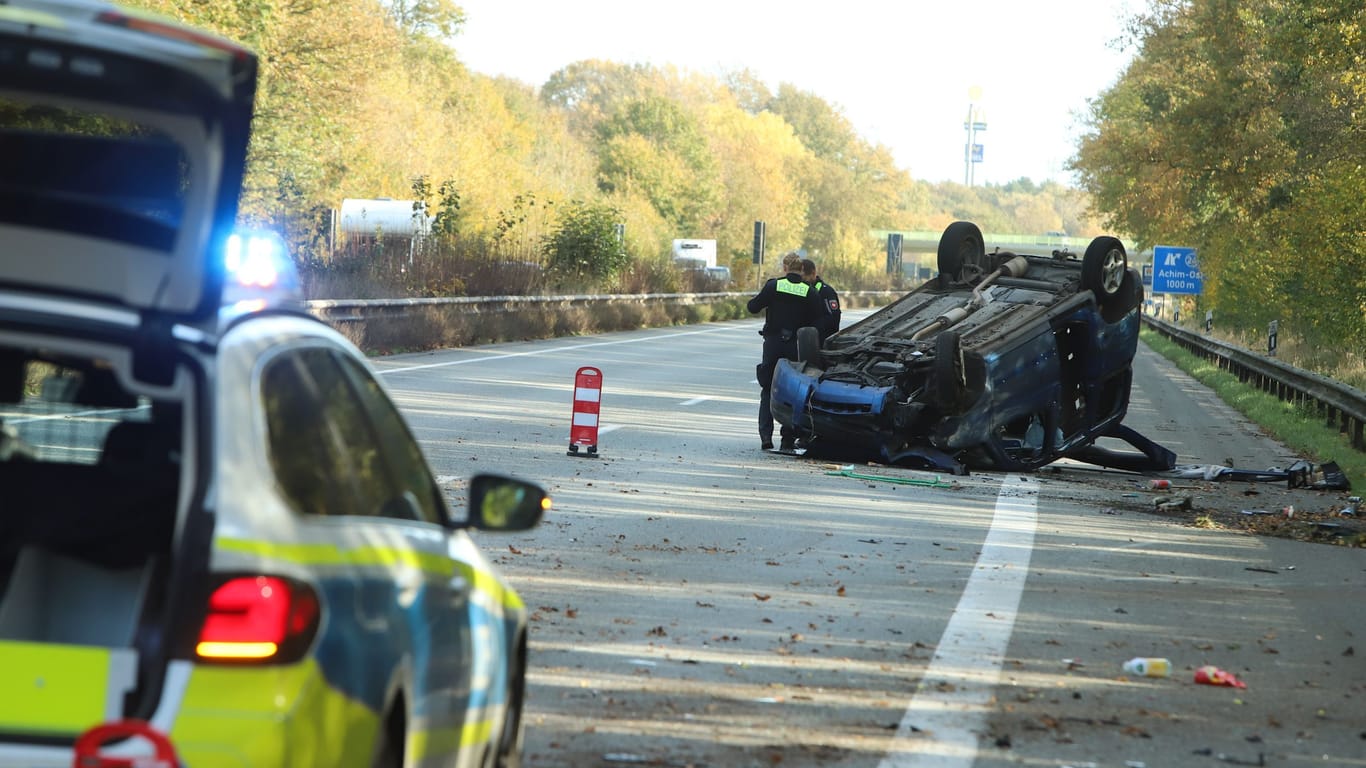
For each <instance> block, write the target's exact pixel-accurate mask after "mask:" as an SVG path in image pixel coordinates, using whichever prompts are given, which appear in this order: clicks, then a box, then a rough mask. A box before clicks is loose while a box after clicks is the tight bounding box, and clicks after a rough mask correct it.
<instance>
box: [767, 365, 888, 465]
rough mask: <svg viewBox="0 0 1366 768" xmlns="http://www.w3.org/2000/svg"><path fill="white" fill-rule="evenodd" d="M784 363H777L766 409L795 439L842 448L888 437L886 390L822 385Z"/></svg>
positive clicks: (844, 384)
mask: <svg viewBox="0 0 1366 768" xmlns="http://www.w3.org/2000/svg"><path fill="white" fill-rule="evenodd" d="M805 371H806V369H805V368H803V369H800V370H799V369H798V368H797V366H795V365H793V364H792V363H791V362H789V361H787V360H779V361H778V367H777V369H776V372H775V373H774V376H773V390H772V392H771V393H770V398H769V407H770V409H771V410H772V411H773V418H774V419H775V420H777V421H778V422H779V423H780V424H784V425H787V426H789V427H793V428H794V429H796V430H797V433H798V435H799V436H801V437H803V438H807V439H812V438H815V439H819V440H822V441H829V442H834V443H840V444H844V445H857V446H864V447H873V446H877V445H879V444H880V443H881V442H882V440H883V438H884V437H886V436H887V435H888V434H889V429H890V423H889V422H890V419H889V418H888V414H887V412H886V404H887V399H888V394H889V393H890V392H891V388H890V387H867V386H861V385H858V384H850V383H847V382H841V381H820V380H819V378H817V377H816V376H814V375H811V374H809V373H806V372H805Z"/></svg>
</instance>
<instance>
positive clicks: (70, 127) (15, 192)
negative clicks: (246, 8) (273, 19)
mask: <svg viewBox="0 0 1366 768" xmlns="http://www.w3.org/2000/svg"><path fill="white" fill-rule="evenodd" d="M256 71H257V62H256V57H255V55H253V54H252V53H251V52H250V51H248V50H246V49H244V48H242V47H240V46H238V45H236V44H234V43H231V42H229V41H227V40H224V39H221V38H218V37H214V36H211V35H206V34H204V33H202V32H199V31H196V30H193V29H191V28H189V27H185V26H182V25H180V24H178V23H176V22H173V21H168V20H166V19H163V18H161V17H157V16H153V15H148V14H145V13H142V12H136V11H130V10H125V9H122V8H119V7H117V6H113V5H109V4H106V3H101V2H92V1H91V0H8V2H7V3H5V4H0V243H3V244H4V246H3V258H0V284H3V285H5V286H8V287H10V288H14V289H19V290H22V291H27V292H34V293H40V294H45V295H46V294H55V295H60V296H65V297H72V298H76V299H79V300H82V301H86V302H92V303H97V304H107V305H113V306H118V307H123V308H129V309H134V310H137V311H139V312H143V313H147V312H150V313H155V314H158V315H161V316H169V317H171V318H173V319H175V320H179V321H186V320H191V321H193V320H204V319H211V318H212V317H213V316H214V315H215V314H216V312H217V308H218V304H219V300H220V296H221V292H222V283H223V264H222V257H221V254H222V247H223V244H224V242H225V241H226V239H227V237H228V235H229V234H230V233H231V231H232V227H233V224H234V221H235V219H236V216H237V203H238V195H239V191H240V189H241V183H242V175H243V170H244V167H245V163H246V154H247V141H248V136H249V130H250V125H251V116H252V115H251V113H252V103H253V100H254V98H255V91H256Z"/></svg>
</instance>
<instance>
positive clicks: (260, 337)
mask: <svg viewBox="0 0 1366 768" xmlns="http://www.w3.org/2000/svg"><path fill="white" fill-rule="evenodd" d="M256 70H257V62H256V58H255V56H254V55H253V54H252V53H251V52H249V51H248V50H246V49H244V48H242V47H240V46H238V45H235V44H233V43H231V42H229V41H226V40H223V39H220V38H217V37H215V36H213V35H209V34H205V33H203V32H200V31H197V30H194V29H190V28H187V27H184V26H181V25H179V24H176V23H174V22H169V21H166V20H163V19H160V18H157V17H152V16H147V15H143V14H140V13H135V12H131V11H126V10H123V9H120V8H118V7H116V6H112V5H108V4H104V3H99V2H92V1H91V0H7V1H6V2H4V3H3V4H0V243H2V244H3V245H0V249H3V250H2V251H0V489H2V490H0V766H23V767H24V768H38V767H39V766H54V767H55V766H62V767H63V768H65V767H66V766H71V765H81V766H106V765H107V766H115V765H134V764H136V765H140V766H153V765H160V766H172V765H178V766H188V767H190V768H207V767H209V766H351V765H355V766H385V767H386V768H397V766H438V765H439V766H479V767H480V768H483V767H485V766H512V765H516V764H518V762H519V760H520V750H521V734H522V724H521V709H522V701H523V691H524V687H525V673H526V648H527V619H526V613H525V610H524V606H523V605H522V602H521V600H520V599H519V598H518V596H517V593H516V592H515V591H514V590H513V589H512V588H511V587H510V586H509V585H508V584H507V583H506V582H505V581H504V580H503V579H502V577H501V576H500V575H499V574H498V573H497V571H496V570H495V569H494V567H493V566H492V565H491V564H490V563H489V562H488V561H487V560H486V559H485V557H484V556H483V555H481V553H480V551H479V549H478V547H477V546H476V544H475V542H474V540H473V538H472V537H471V535H470V531H471V530H486V531H499V530H501V531H512V530H525V529H527V528H530V527H531V526H533V525H535V524H536V523H537V522H538V521H539V520H540V518H541V516H542V514H543V513H544V510H545V509H546V508H547V507H548V503H549V502H548V499H547V497H546V495H545V493H544V492H543V491H542V490H541V489H540V488H539V487H537V486H535V485H533V484H530V483H527V482H523V481H520V480H516V479H513V478H509V477H502V476H497V475H480V476H476V477H474V478H472V479H471V480H470V481H469V483H468V484H467V487H466V488H465V494H466V497H467V500H468V510H467V511H466V512H465V513H464V514H453V513H452V511H451V510H450V509H448V507H447V502H446V499H445V497H444V494H443V491H442V490H441V488H440V487H439V486H438V483H437V482H436V480H435V478H434V476H433V474H432V472H431V470H430V468H429V466H428V464H427V462H426V460H425V459H424V457H423V453H422V450H421V448H420V447H419V445H418V443H417V442H416V441H415V440H414V438H413V435H412V433H411V431H410V430H409V428H408V426H407V424H406V422H405V420H404V419H403V417H402V416H401V414H400V413H399V411H398V410H397V408H396V407H395V406H394V404H393V402H392V401H391V399H390V397H389V396H388V394H387V392H386V390H385V387H384V386H383V385H382V384H381V382H380V381H379V380H378V378H377V377H376V376H375V375H374V373H373V371H372V370H371V368H370V366H369V365H368V363H367V362H366V360H365V358H364V356H363V355H362V354H361V353H360V352H359V351H358V350H357V349H356V348H355V346H353V345H352V344H351V343H350V342H349V341H347V339H346V338H344V337H343V336H342V335H340V334H339V333H337V332H336V331H334V330H333V329H331V328H330V327H328V326H327V325H326V324H324V323H322V322H320V321H318V320H316V319H314V318H312V317H310V316H308V315H307V314H306V313H305V312H303V311H301V308H300V306H299V305H298V303H297V301H294V302H291V301H290V300H288V299H290V298H291V296H290V293H289V291H288V290H287V289H288V288H289V287H290V286H289V285H288V276H289V273H288V271H287V267H288V262H287V260H282V259H281V253H280V250H279V247H278V246H279V243H278V242H274V243H272V241H271V240H270V238H263V237H259V236H254V235H246V236H244V235H242V234H241V233H239V232H237V231H236V230H235V220H236V217H237V201H238V195H239V192H240V186H241V181H242V174H243V168H244V166H245V162H246V153H247V141H248V136H249V131H250V125H251V115H252V105H253V100H254V92H255V82H256ZM281 270H284V271H281ZM281 291H284V292H283V293H281ZM292 298H294V299H297V296H294V297H292ZM225 302H226V303H225ZM291 304H292V306H291Z"/></svg>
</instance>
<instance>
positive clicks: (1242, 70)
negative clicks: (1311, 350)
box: [1073, 0, 1366, 349]
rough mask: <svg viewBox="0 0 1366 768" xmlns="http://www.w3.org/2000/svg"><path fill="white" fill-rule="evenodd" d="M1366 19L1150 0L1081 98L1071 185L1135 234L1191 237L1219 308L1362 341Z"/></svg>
mask: <svg viewBox="0 0 1366 768" xmlns="http://www.w3.org/2000/svg"><path fill="white" fill-rule="evenodd" d="M1364 33H1366V7H1363V6H1362V5H1361V4H1360V3H1359V2H1348V1H1347V0H1310V1H1309V2H1300V3H1284V2H1280V1H1279V0H1159V1H1158V2H1156V3H1155V4H1154V6H1153V8H1152V9H1151V11H1150V12H1149V13H1148V14H1147V15H1145V16H1142V17H1139V18H1137V19H1135V21H1134V25H1133V34H1134V37H1135V39H1136V41H1137V43H1138V46H1139V47H1138V49H1139V55H1138V57H1137V58H1136V59H1135V60H1134V62H1133V63H1132V65H1131V66H1130V67H1129V69H1128V70H1127V71H1126V72H1125V73H1124V75H1123V76H1122V77H1121V78H1120V80H1119V81H1118V82H1116V84H1115V85H1114V86H1113V87H1112V88H1110V89H1109V90H1107V91H1106V92H1104V93H1103V94H1101V96H1100V97H1099V98H1098V99H1096V100H1095V101H1094V102H1093V103H1092V106H1091V113H1090V115H1089V118H1088V122H1089V130H1088V133H1087V134H1086V135H1085V136H1084V137H1083V140H1082V142H1081V146H1080V148H1079V150H1078V153H1077V156H1076V157H1075V158H1074V161H1073V163H1074V168H1075V169H1076V170H1077V171H1078V172H1079V176H1080V179H1081V182H1082V186H1083V188H1084V189H1085V190H1086V191H1087V192H1089V193H1090V194H1091V195H1092V197H1093V199H1094V203H1095V205H1096V207H1097V208H1099V209H1100V210H1103V211H1105V212H1106V215H1107V220H1108V222H1109V223H1110V224H1112V225H1114V226H1116V227H1117V228H1119V229H1122V230H1125V231H1128V232H1131V233H1133V234H1134V235H1135V236H1136V237H1137V238H1138V240H1139V241H1140V242H1141V243H1143V244H1145V245H1153V244H1157V243H1167V244H1182V245H1190V246H1195V247H1197V248H1199V251H1200V259H1201V269H1202V271H1203V272H1204V273H1205V275H1206V282H1205V286H1206V287H1205V295H1204V296H1203V297H1202V302H1203V303H1204V305H1205V306H1207V307H1210V308H1213V309H1214V310H1215V312H1216V313H1217V314H1218V315H1219V316H1220V317H1221V318H1223V319H1224V320H1226V321H1228V322H1230V323H1232V324H1234V325H1235V326H1237V325H1241V326H1243V327H1257V326H1264V325H1265V323H1267V322H1268V321H1270V320H1273V319H1278V320H1280V321H1281V322H1282V323H1283V324H1288V326H1287V325H1283V327H1287V330H1290V331H1292V332H1297V333H1300V334H1303V335H1305V336H1306V337H1307V338H1310V339H1314V340H1318V341H1320V342H1327V341H1329V340H1333V341H1335V342H1337V343H1341V342H1343V341H1346V342H1347V344H1348V347H1349V348H1355V349H1361V348H1363V347H1366V282H1364V281H1363V278H1362V275H1361V272H1362V271H1361V270H1360V269H1359V268H1358V266H1357V264H1356V262H1357V261H1358V259H1357V257H1356V254H1355V252H1354V251H1355V249H1356V248H1359V247H1360V243H1361V242H1363V225H1362V223H1361V222H1362V221H1363V218H1366V196H1363V195H1362V193H1361V190H1362V189H1363V188H1364V187H1363V181H1366V179H1363V171H1362V166H1363V163H1366V136H1363V129H1362V120H1361V115H1362V114H1363V109H1366V74H1364V73H1366V39H1364V38H1363V34H1364Z"/></svg>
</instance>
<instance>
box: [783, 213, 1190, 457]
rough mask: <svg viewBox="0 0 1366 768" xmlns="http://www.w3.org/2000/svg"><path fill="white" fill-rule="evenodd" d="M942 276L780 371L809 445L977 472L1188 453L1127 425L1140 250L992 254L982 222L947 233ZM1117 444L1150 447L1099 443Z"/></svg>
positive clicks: (788, 413)
mask: <svg viewBox="0 0 1366 768" xmlns="http://www.w3.org/2000/svg"><path fill="white" fill-rule="evenodd" d="M938 267H939V275H938V276H937V277H935V278H933V279H931V280H929V281H927V282H926V283H925V284H923V285H921V286H920V287H918V288H916V289H915V290H913V291H911V292H910V293H908V294H907V295H905V296H904V297H902V298H901V299H899V300H897V301H896V302H895V303H893V304H891V305H888V306H886V307H884V308H882V309H880V310H878V311H877V312H875V313H873V314H871V315H869V316H868V317H867V318H865V319H863V320H861V321H859V322H858V323H855V324H853V325H851V326H849V327H847V328H845V329H844V330H842V331H840V332H839V333H837V334H835V335H833V336H831V337H829V338H828V339H826V340H825V342H824V344H822V343H821V342H820V338H819V336H818V335H817V333H816V331H815V329H814V328H803V329H801V330H800V331H799V333H798V350H799V355H798V357H799V359H798V360H797V361H788V360H781V361H779V363H778V366H777V368H776V370H775V371H774V374H773V384H772V387H773V388H772V398H771V402H772V410H773V416H774V418H775V419H776V420H778V421H779V422H781V423H783V424H786V425H789V426H791V427H794V428H795V429H796V430H797V432H798V433H799V435H800V438H799V439H800V440H801V441H802V442H804V443H805V444H806V446H807V452H808V454H815V455H821V456H830V457H838V458H842V459H851V460H869V461H879V462H884V463H888V464H901V465H906V466H915V467H921V468H929V469H936V470H942V471H950V472H953V473H956V474H965V473H966V472H967V471H968V470H969V469H970V468H972V469H996V470H1007V471H1021V470H1033V469H1037V468H1039V467H1042V466H1044V465H1046V464H1049V463H1051V462H1054V461H1056V460H1058V459H1060V458H1064V457H1066V458H1072V459H1076V460H1079V461H1084V462H1087V463H1091V464H1098V465H1101V466H1107V467H1112V468H1116V469H1124V470H1129V471H1161V470H1168V469H1171V468H1172V467H1173V466H1175V463H1176V456H1175V454H1173V453H1172V452H1171V451H1169V450H1167V449H1166V448H1164V447H1162V446H1160V445H1158V444H1156V443H1154V442H1153V441H1151V440H1149V439H1147V438H1145V437H1143V436H1142V435H1140V434H1139V433H1137V432H1136V431H1134V430H1132V429H1130V428H1128V427H1126V426H1124V425H1123V424H1122V423H1121V422H1122V421H1123V419H1124V415H1125V413H1126V411H1127V410H1128V406H1129V391H1130V387H1131V385H1132V383H1133V359H1134V354H1135V352H1136V351H1137V348H1138V332H1139V325H1140V323H1139V313H1140V312H1141V308H1142V305H1143V284H1142V280H1141V278H1140V277H1139V274H1138V272H1137V270H1135V269H1132V268H1130V267H1129V264H1128V256H1127V254H1126V252H1125V249H1124V244H1123V243H1122V242H1120V240H1118V239H1117V238H1114V237H1097V238H1095V239H1094V240H1093V241H1092V242H1091V244H1090V245H1089V247H1087V249H1086V252H1085V254H1084V255H1083V256H1082V257H1081V258H1080V259H1078V258H1076V256H1075V255H1074V254H1071V253H1069V252H1067V251H1065V250H1059V251H1053V252H1052V253H1048V254H1044V255H1031V254H1023V253H1013V252H1008V251H1001V250H995V251H994V252H992V253H988V252H987V250H986V247H985V241H984V240H983V237H982V232H981V230H980V229H979V228H978V227H977V226H976V225H975V224H973V223H971V222H966V221H958V222H954V223H953V224H950V225H949V227H948V228H947V229H945V230H944V233H943V235H942V236H941V238H940V241H939V250H938ZM1101 438H1116V439H1118V440H1120V441H1123V442H1125V443H1128V445H1129V446H1131V447H1132V448H1133V449H1134V450H1119V449H1116V448H1114V447H1110V446H1109V445H1108V444H1107V445H1098V444H1097V441H1098V440H1100V439H1101Z"/></svg>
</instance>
